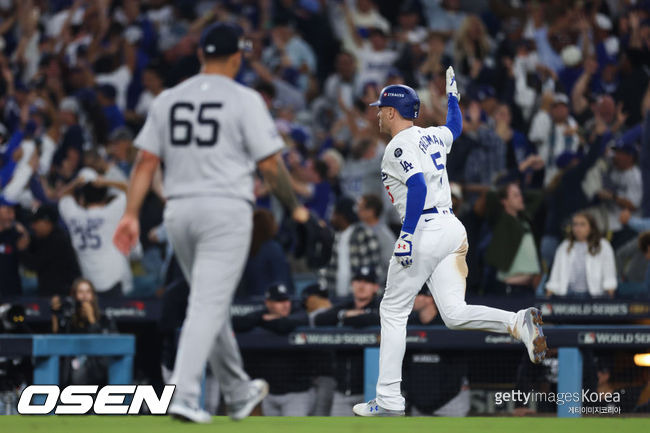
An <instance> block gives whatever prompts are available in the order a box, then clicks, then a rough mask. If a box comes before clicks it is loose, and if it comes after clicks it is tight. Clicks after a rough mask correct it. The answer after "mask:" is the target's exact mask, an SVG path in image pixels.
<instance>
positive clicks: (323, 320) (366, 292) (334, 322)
mask: <svg viewBox="0 0 650 433" xmlns="http://www.w3.org/2000/svg"><path fill="white" fill-rule="evenodd" d="M378 290H379V283H378V282H377V273H376V271H375V269H374V268H372V267H368V266H364V267H361V268H359V269H357V270H356V272H355V273H354V276H353V277H352V299H351V300H349V301H346V302H344V303H342V304H338V305H335V306H334V307H332V308H331V309H330V310H328V311H326V312H323V313H321V314H319V315H318V316H316V318H315V320H314V323H315V325H316V326H353V327H364V326H376V325H379V314H378V313H379V299H378V298H377V291H378Z"/></svg>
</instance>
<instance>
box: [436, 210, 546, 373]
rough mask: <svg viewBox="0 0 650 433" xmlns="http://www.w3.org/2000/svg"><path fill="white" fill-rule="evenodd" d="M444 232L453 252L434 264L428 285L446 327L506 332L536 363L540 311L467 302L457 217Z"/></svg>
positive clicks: (540, 348) (540, 350)
mask: <svg viewBox="0 0 650 433" xmlns="http://www.w3.org/2000/svg"><path fill="white" fill-rule="evenodd" d="M447 234H448V235H449V236H450V237H451V239H452V240H453V239H454V238H455V239H456V240H455V242H456V245H457V247H456V248H455V249H454V251H453V253H451V254H449V255H447V256H446V257H444V258H443V259H442V260H441V261H440V262H439V263H438V264H437V265H436V267H435V270H434V271H433V274H432V275H431V278H429V281H428V286H429V289H430V290H431V294H432V295H433V298H434V300H435V301H436V306H437V307H438V311H439V312H440V316H441V317H442V319H443V321H444V322H445V325H447V327H448V328H450V329H477V330H484V331H491V332H498V333H502V334H510V335H512V336H513V337H515V338H517V339H518V340H520V341H522V342H523V343H524V344H526V347H527V349H528V353H529V356H530V359H531V361H532V362H535V363H537V362H540V361H541V360H542V359H543V358H544V355H545V351H546V340H545V337H544V336H543V335H544V334H543V332H542V329H541V324H542V323H541V314H540V313H539V310H537V309H535V308H529V309H527V310H521V311H519V312H518V313H513V312H510V311H505V310H500V309H497V308H491V307H486V306H483V305H467V303H466V302H465V284H466V281H465V279H466V278H467V263H466V261H465V256H466V254H467V248H468V245H467V238H466V236H465V229H464V227H463V226H462V224H461V223H460V221H458V220H457V219H455V218H454V219H453V220H451V222H450V223H449V230H448V231H447Z"/></svg>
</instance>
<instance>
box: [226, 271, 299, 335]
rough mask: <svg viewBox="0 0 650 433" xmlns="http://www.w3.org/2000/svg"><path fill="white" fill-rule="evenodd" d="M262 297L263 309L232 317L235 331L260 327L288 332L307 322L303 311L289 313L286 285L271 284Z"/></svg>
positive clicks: (289, 302)
mask: <svg viewBox="0 0 650 433" xmlns="http://www.w3.org/2000/svg"><path fill="white" fill-rule="evenodd" d="M264 298H265V299H264V307H265V308H264V309H261V310H259V311H255V312H252V313H249V314H247V315H245V316H238V317H233V322H232V325H233V328H234V330H235V331H237V332H246V331H250V330H251V329H253V328H255V327H261V328H264V329H268V330H269V331H272V332H275V333H277V334H288V333H289V332H291V331H293V330H294V329H295V328H296V327H297V326H301V325H307V324H308V321H307V316H306V315H305V313H304V312H303V311H298V312H296V313H294V314H292V313H291V298H290V297H289V290H288V289H287V286H286V285H284V284H277V283H276V284H272V285H271V286H269V287H268V288H267V289H266V292H265V295H264Z"/></svg>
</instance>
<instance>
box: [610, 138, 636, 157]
mask: <svg viewBox="0 0 650 433" xmlns="http://www.w3.org/2000/svg"><path fill="white" fill-rule="evenodd" d="M616 144H617V145H616V146H614V147H612V149H614V151H616V152H623V153H627V154H628V155H632V156H633V157H635V158H636V157H637V156H639V150H638V149H637V147H636V145H635V144H634V143H624V142H619V143H616Z"/></svg>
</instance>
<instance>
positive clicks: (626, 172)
mask: <svg viewBox="0 0 650 433" xmlns="http://www.w3.org/2000/svg"><path fill="white" fill-rule="evenodd" d="M612 149H613V151H614V157H613V159H612V161H611V169H610V170H608V171H607V173H606V174H605V177H604V179H603V189H602V190H600V191H599V192H598V198H600V200H601V201H602V203H603V208H604V210H605V211H606V212H607V223H608V224H607V227H608V229H609V230H610V231H612V232H613V234H614V236H613V238H612V246H613V247H614V248H615V249H616V248H618V247H619V246H621V245H622V244H623V243H624V242H625V241H627V240H629V239H630V238H631V236H629V235H630V234H632V233H629V232H628V231H627V230H626V229H625V228H624V227H622V225H621V222H620V221H619V216H620V212H621V211H622V210H623V209H627V210H628V211H630V213H631V215H632V216H634V217H639V216H641V212H640V211H639V209H640V207H641V200H642V198H643V181H642V178H641V169H640V168H639V165H638V163H637V160H638V156H639V151H638V149H637V146H636V143H635V142H622V141H621V142H619V143H617V145H616V146H614V147H613V148H612Z"/></svg>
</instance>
